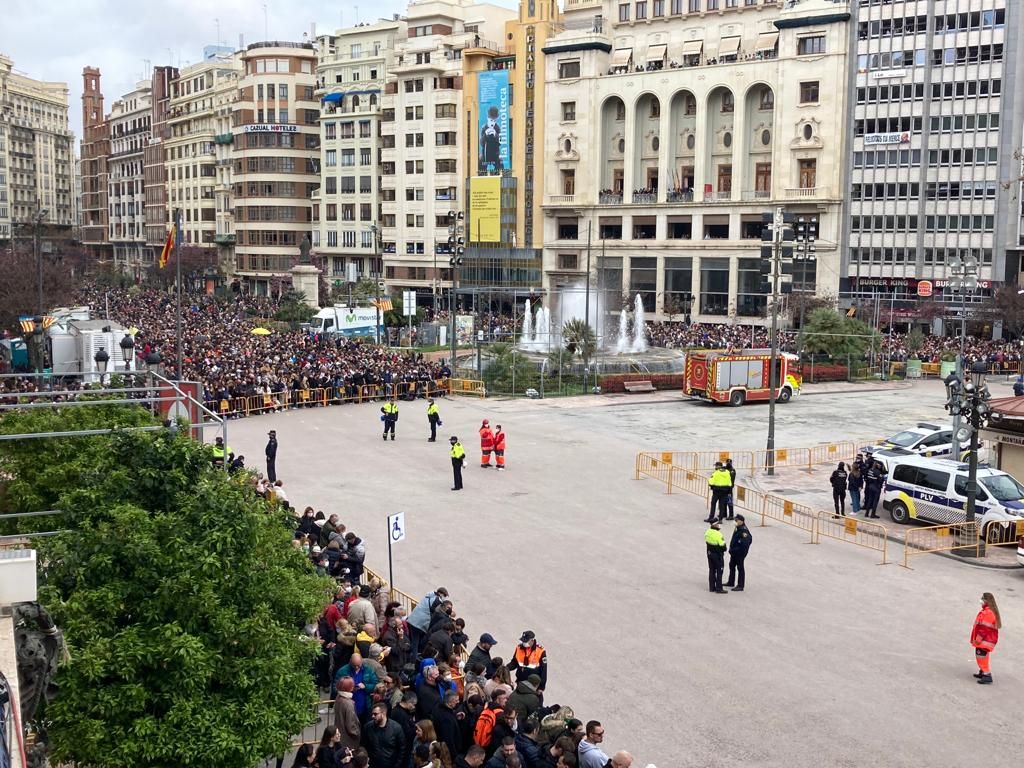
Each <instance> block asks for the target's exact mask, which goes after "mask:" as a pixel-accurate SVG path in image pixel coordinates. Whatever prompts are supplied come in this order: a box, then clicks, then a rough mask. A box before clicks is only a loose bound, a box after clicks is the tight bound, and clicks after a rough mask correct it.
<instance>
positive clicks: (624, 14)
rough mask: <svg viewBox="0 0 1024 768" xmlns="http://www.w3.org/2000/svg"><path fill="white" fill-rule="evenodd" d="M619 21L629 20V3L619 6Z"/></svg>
mask: <svg viewBox="0 0 1024 768" xmlns="http://www.w3.org/2000/svg"><path fill="white" fill-rule="evenodd" d="M619 21H629V3H623V4H622V5H620V6H619Z"/></svg>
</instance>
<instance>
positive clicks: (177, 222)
mask: <svg viewBox="0 0 1024 768" xmlns="http://www.w3.org/2000/svg"><path fill="white" fill-rule="evenodd" d="M174 257H175V261H176V262H177V272H178V274H177V301H176V302H175V307H174V322H175V328H176V331H177V334H176V335H177V351H178V365H177V373H178V376H177V380H178V382H180V381H181V363H182V355H181V208H175V209H174Z"/></svg>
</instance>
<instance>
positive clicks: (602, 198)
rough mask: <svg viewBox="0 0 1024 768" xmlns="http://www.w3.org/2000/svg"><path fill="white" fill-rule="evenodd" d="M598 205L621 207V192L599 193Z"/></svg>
mask: <svg viewBox="0 0 1024 768" xmlns="http://www.w3.org/2000/svg"><path fill="white" fill-rule="evenodd" d="M597 204H598V205H622V193H621V192H601V193H600V194H599V195H598V196H597Z"/></svg>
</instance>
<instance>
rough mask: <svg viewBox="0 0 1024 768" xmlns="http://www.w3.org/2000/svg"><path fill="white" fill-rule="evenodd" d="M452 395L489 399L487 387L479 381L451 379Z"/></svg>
mask: <svg viewBox="0 0 1024 768" xmlns="http://www.w3.org/2000/svg"><path fill="white" fill-rule="evenodd" d="M449 384H450V387H451V389H450V393H451V394H453V395H475V396H477V397H487V387H485V386H484V383H483V382H482V381H478V380H477V379H449Z"/></svg>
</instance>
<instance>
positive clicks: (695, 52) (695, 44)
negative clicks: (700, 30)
mask: <svg viewBox="0 0 1024 768" xmlns="http://www.w3.org/2000/svg"><path fill="white" fill-rule="evenodd" d="M702 50H704V41H703V40H687V41H686V42H685V43H683V56H700V52H701V51H702Z"/></svg>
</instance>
